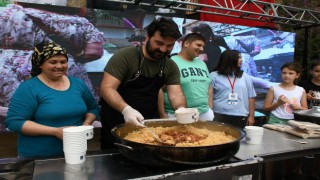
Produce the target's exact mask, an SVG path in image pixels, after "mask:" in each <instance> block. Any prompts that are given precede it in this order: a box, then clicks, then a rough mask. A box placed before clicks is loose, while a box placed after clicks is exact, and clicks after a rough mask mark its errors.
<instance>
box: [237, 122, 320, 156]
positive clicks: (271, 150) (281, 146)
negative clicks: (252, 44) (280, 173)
mask: <svg viewBox="0 0 320 180" xmlns="http://www.w3.org/2000/svg"><path fill="white" fill-rule="evenodd" d="M285 139H295V140H300V141H306V142H308V143H307V144H300V143H298V142H292V141H287V140H285ZM312 154H320V139H319V138H318V139H302V138H300V137H297V136H294V135H291V134H288V133H285V132H279V131H274V130H270V129H266V128H264V134H263V137H262V143H261V144H258V145H253V144H247V143H246V142H245V141H241V144H240V149H239V151H238V153H237V154H236V157H237V158H239V159H250V158H253V157H262V158H263V161H264V162H267V161H277V160H284V159H290V158H296V157H304V156H307V155H312Z"/></svg>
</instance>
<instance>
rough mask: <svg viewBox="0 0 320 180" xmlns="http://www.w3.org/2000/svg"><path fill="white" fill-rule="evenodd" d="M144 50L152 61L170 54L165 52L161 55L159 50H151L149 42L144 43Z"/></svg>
mask: <svg viewBox="0 0 320 180" xmlns="http://www.w3.org/2000/svg"><path fill="white" fill-rule="evenodd" d="M146 50H147V53H148V54H149V56H150V57H151V58H152V59H158V60H161V59H163V58H165V57H166V56H168V55H169V54H170V51H166V52H165V53H163V52H162V51H161V50H160V49H159V48H157V49H154V50H152V49H151V45H150V40H148V41H147V43H146Z"/></svg>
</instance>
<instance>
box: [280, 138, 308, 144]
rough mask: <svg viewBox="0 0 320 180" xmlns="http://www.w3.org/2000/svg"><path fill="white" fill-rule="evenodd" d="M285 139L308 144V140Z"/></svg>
mask: <svg viewBox="0 0 320 180" xmlns="http://www.w3.org/2000/svg"><path fill="white" fill-rule="evenodd" d="M284 140H287V141H293V142H297V143H300V144H308V142H307V141H299V140H294V139H284Z"/></svg>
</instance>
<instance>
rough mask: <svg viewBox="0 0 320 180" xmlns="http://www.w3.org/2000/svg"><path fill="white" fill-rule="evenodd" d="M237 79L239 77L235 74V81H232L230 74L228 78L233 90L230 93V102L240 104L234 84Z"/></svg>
mask: <svg viewBox="0 0 320 180" xmlns="http://www.w3.org/2000/svg"><path fill="white" fill-rule="evenodd" d="M236 79H237V77H236V76H234V80H233V83H231V80H230V78H229V76H228V80H229V83H230V86H231V90H232V92H231V93H229V95H228V104H238V93H235V92H234V85H235V83H236Z"/></svg>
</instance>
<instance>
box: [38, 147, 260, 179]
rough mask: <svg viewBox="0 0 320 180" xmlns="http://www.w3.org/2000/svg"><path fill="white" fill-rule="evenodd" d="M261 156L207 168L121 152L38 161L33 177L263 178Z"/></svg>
mask: <svg viewBox="0 0 320 180" xmlns="http://www.w3.org/2000/svg"><path fill="white" fill-rule="evenodd" d="M261 161H262V159H261V158H252V159H249V160H245V161H237V162H233V163H226V164H221V165H211V166H206V167H199V166H192V167H190V166H188V167H179V166H177V167H176V168H170V169H166V168H165V169H164V168H161V167H149V166H143V165H139V164H138V163H135V162H132V161H130V160H128V159H126V158H125V157H123V156H122V155H121V154H119V153H114V154H101V155H90V156H87V159H86V161H85V162H84V163H82V164H76V165H70V164H66V163H65V160H64V159H63V158H61V159H48V160H36V161H35V167H34V173H33V180H60V179H61V180H63V179H64V180H100V179H101V180H105V179H108V180H118V179H119V180H120V179H164V178H165V179H179V180H186V179H187V180H189V179H190V180H194V179H217V180H220V179H235V180H236V179H248V180H251V179H260V178H261V166H260V162H261Z"/></svg>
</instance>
